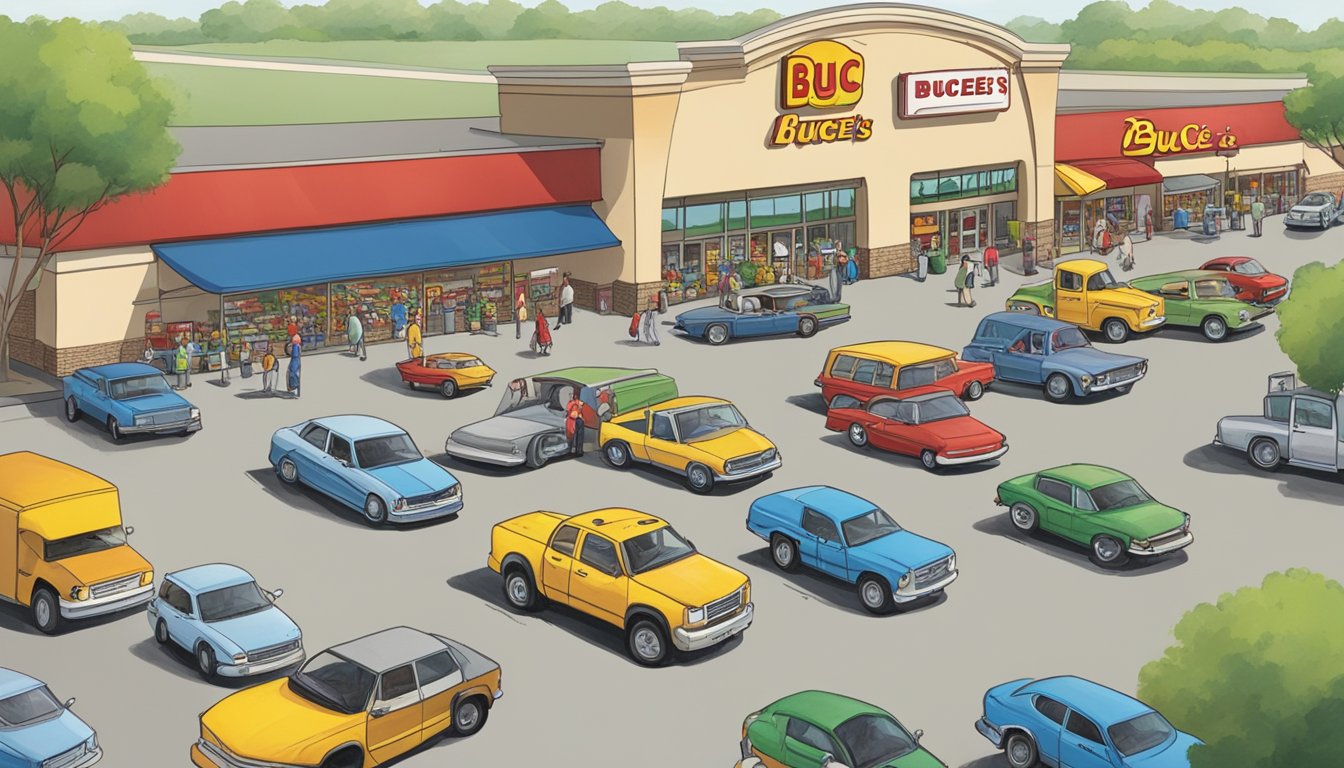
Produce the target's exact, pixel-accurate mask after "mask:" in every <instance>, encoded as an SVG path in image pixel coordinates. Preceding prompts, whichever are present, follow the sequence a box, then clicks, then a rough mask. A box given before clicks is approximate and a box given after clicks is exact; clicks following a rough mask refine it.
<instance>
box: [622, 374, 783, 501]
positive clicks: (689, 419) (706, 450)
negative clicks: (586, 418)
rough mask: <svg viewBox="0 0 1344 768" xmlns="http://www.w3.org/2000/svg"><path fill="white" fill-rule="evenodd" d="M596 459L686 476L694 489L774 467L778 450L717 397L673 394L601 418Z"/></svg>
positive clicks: (778, 462)
mask: <svg viewBox="0 0 1344 768" xmlns="http://www.w3.org/2000/svg"><path fill="white" fill-rule="evenodd" d="M598 445H599V447H600V448H601V450H602V458H604V459H606V461H607V463H608V464H610V465H611V466H613V467H616V468H617V469H621V468H624V467H628V466H630V464H631V463H632V462H635V461H642V462H646V463H649V464H653V465H655V466H659V467H662V468H663V469H666V470H669V471H672V472H675V473H677V474H679V475H681V476H682V477H685V478H686V484H687V485H688V486H690V488H691V490H692V491H695V492H696V493H709V492H710V491H711V490H713V489H714V484H715V483H725V482H736V481H738V480H746V479H749V478H752V477H758V476H760V475H764V474H767V473H770V472H773V471H775V470H776V469H779V467H780V466H781V465H782V464H783V463H784V461H783V459H782V458H781V457H780V455H779V449H777V448H775V444H774V443H772V442H770V441H769V440H768V439H767V438H766V437H765V435H762V434H761V433H759V432H757V431H756V430H754V429H752V428H751V427H750V426H749V425H748V424H747V420H746V419H744V418H743V417H742V414H741V413H740V412H739V411H738V410H737V406H735V405H733V404H732V403H730V402H728V401H727V400H720V399H718V398H717V397H678V398H675V399H672V400H668V401H666V402H662V403H658V404H657V405H654V406H650V407H649V408H646V409H644V410H643V411H636V412H634V413H630V414H625V415H622V416H618V417H616V418H615V419H614V420H612V421H608V422H603V424H602V427H601V429H600V431H599V432H598Z"/></svg>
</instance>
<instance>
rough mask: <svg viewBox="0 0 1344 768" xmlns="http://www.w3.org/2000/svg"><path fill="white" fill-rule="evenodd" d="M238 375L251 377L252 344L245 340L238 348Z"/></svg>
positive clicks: (245, 377)
mask: <svg viewBox="0 0 1344 768" xmlns="http://www.w3.org/2000/svg"><path fill="white" fill-rule="evenodd" d="M238 375H239V376H242V377H243V378H244V379H250V378H252V345H251V344H250V343H248V342H246V341H244V342H243V344H242V346H241V347H239V348H238Z"/></svg>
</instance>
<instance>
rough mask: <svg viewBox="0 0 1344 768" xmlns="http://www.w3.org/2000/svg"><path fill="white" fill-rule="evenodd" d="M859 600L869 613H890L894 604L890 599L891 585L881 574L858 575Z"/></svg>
mask: <svg viewBox="0 0 1344 768" xmlns="http://www.w3.org/2000/svg"><path fill="white" fill-rule="evenodd" d="M859 602H860V603H863V607H864V608H865V609H867V611H868V612H869V613H872V614H876V615H878V616H881V615H883V614H887V613H891V611H892V608H893V607H894V605H895V601H893V600H892V599H891V585H890V584H888V583H887V580H886V579H884V578H882V577H881V576H874V575H873V574H871V573H866V574H864V575H863V576H861V577H859Z"/></svg>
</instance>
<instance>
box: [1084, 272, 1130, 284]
mask: <svg viewBox="0 0 1344 768" xmlns="http://www.w3.org/2000/svg"><path fill="white" fill-rule="evenodd" d="M1093 281H1097V282H1099V283H1101V284H1102V285H1103V286H1104V287H1106V288H1119V287H1121V286H1123V285H1124V284H1123V283H1121V282H1120V281H1119V280H1116V279H1115V275H1112V274H1111V270H1109V269H1103V270H1101V271H1100V272H1098V273H1097V274H1095V275H1093V276H1092V277H1089V278H1088V279H1087V282H1088V283H1089V284H1090V283H1092V282H1093Z"/></svg>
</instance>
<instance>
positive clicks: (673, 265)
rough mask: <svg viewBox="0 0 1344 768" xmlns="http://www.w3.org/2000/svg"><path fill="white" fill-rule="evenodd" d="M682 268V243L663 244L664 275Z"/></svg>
mask: <svg viewBox="0 0 1344 768" xmlns="http://www.w3.org/2000/svg"><path fill="white" fill-rule="evenodd" d="M680 266H681V243H664V244H663V274H664V275H666V274H667V272H668V270H675V269H677V268H678V267H680Z"/></svg>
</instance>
